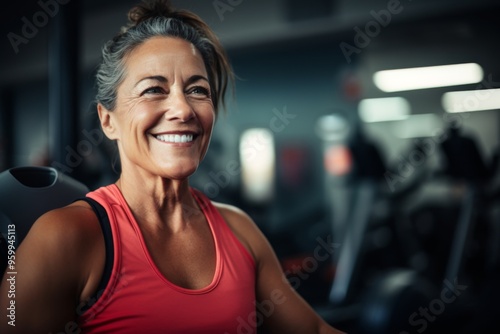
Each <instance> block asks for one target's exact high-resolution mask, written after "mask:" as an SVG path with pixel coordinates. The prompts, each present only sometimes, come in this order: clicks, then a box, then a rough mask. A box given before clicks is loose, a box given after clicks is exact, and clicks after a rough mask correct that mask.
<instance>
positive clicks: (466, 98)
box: [441, 89, 500, 113]
mask: <svg viewBox="0 0 500 334" xmlns="http://www.w3.org/2000/svg"><path fill="white" fill-rule="evenodd" d="M441 103H442V105H443V109H444V110H446V112H449V113H459V112H471V111H480V110H493V109H500V89H477V90H468V91H460V92H448V93H445V94H443V97H442V99H441Z"/></svg>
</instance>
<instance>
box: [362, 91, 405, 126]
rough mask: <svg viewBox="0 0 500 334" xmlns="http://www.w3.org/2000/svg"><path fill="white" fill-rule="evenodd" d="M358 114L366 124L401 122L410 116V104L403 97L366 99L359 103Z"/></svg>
mask: <svg viewBox="0 0 500 334" xmlns="http://www.w3.org/2000/svg"><path fill="white" fill-rule="evenodd" d="M358 113H359V117H360V118H361V120H362V121H363V122H366V123H372V122H387V121H399V120H403V119H406V118H408V115H410V103H409V102H408V100H406V99H405V98H402V97H384V98H379V99H364V100H361V101H360V102H359V105H358Z"/></svg>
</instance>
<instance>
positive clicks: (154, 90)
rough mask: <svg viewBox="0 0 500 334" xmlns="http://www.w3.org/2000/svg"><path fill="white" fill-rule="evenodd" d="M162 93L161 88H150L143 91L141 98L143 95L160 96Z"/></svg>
mask: <svg viewBox="0 0 500 334" xmlns="http://www.w3.org/2000/svg"><path fill="white" fill-rule="evenodd" d="M163 92H164V90H163V88H161V87H158V86H155V87H150V88H147V89H145V90H144V91H143V92H142V93H141V96H142V95H144V94H162V93H163Z"/></svg>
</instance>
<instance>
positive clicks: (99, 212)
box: [78, 197, 114, 316]
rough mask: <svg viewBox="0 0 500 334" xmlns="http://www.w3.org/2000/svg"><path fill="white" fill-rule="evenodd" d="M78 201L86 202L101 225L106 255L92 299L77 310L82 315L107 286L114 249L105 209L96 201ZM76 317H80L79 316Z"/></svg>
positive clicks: (82, 199)
mask: <svg viewBox="0 0 500 334" xmlns="http://www.w3.org/2000/svg"><path fill="white" fill-rule="evenodd" d="M78 200H80V201H85V202H87V203H88V204H89V205H90V206H91V207H92V209H93V210H94V212H95V214H96V216H97V219H98V220H99V224H100V225H101V229H102V234H103V236H104V247H105V254H106V255H105V256H106V259H105V264H104V271H103V273H102V277H101V281H100V282H99V285H98V287H97V290H96V292H95V294H94V296H93V297H94V298H90V300H89V302H88V303H86V304H85V305H84V306H83V307H79V308H78V311H79V312H81V313H82V314H83V312H85V311H86V310H88V309H89V308H90V307H92V305H94V303H95V302H96V301H97V300H98V299H99V297H100V296H101V295H102V293H103V292H104V289H106V286H107V285H108V282H109V278H110V277H111V272H112V270H113V262H114V247H113V234H112V232H111V224H110V223H109V217H108V214H107V212H106V209H104V207H103V206H102V205H101V204H99V203H98V202H97V201H96V200H94V199H92V198H90V197H85V198H79V199H78ZM78 315H79V316H80V315H81V314H78Z"/></svg>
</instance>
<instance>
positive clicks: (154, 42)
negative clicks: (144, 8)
mask: <svg viewBox="0 0 500 334" xmlns="http://www.w3.org/2000/svg"><path fill="white" fill-rule="evenodd" d="M125 68H126V70H127V72H128V73H129V74H138V73H142V72H148V73H149V72H151V71H153V72H163V71H166V70H172V69H176V68H179V69H184V70H189V71H196V72H200V71H201V72H202V73H203V74H206V69H205V64H204V62H203V58H202V56H201V54H200V52H199V51H198V49H196V47H195V46H194V45H193V44H192V43H190V42H188V41H186V40H184V39H181V38H175V37H163V36H162V37H152V38H150V39H148V40H146V41H145V42H144V43H142V44H140V45H139V46H137V47H136V48H135V49H133V50H132V51H131V52H130V53H129V54H128V56H127V57H126V58H125Z"/></svg>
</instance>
